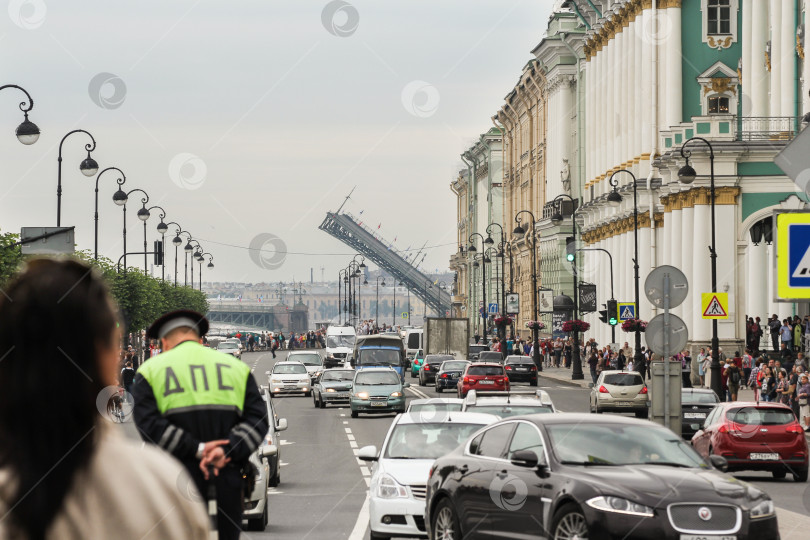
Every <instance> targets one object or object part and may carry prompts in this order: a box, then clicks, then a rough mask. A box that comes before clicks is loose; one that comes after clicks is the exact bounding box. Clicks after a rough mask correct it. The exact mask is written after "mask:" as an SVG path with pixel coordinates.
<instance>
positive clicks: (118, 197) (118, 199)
mask: <svg viewBox="0 0 810 540" xmlns="http://www.w3.org/2000/svg"><path fill="white" fill-rule="evenodd" d="M136 191H137V192H141V193H143V197H142V198H141V204H142V205H143V206H142V207H141V209H140V210H138V219H141V220H143V221H145V220H147V219H149V211H148V210H146V203H148V202H149V194H147V193H146V192H145V191H144V190H142V189H140V188H135V189H131V190H129V191H127V192H126V193H125V192H124V191H123V190H122V189H121V188H120V187H119V188H118V191H116V192H115V193H114V194H113V202H114V203H115V204H117V205H118V206H120V207H121V209H122V210H123V213H124V272H126V271H127V201H129V196H130V195H132V194H133V193H135V192H136ZM143 212H146V214H144V213H143ZM142 216H145V217H142ZM145 251H146V242H145V241H144V252H145ZM144 259H146V255H144Z"/></svg>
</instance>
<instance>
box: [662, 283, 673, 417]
mask: <svg viewBox="0 0 810 540" xmlns="http://www.w3.org/2000/svg"><path fill="white" fill-rule="evenodd" d="M664 329H665V331H664V354H663V356H664V425H665V426H669V420H670V418H669V415H670V411H669V357H670V356H671V354H672V351H670V350H669V274H664Z"/></svg>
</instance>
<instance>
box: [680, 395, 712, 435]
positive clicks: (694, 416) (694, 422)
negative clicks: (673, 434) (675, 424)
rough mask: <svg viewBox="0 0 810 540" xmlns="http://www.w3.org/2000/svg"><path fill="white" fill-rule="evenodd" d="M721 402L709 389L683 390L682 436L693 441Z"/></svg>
mask: <svg viewBox="0 0 810 540" xmlns="http://www.w3.org/2000/svg"><path fill="white" fill-rule="evenodd" d="M718 403H720V400H719V399H717V394H715V393H714V391H713V390H711V389H709V388H683V389H682V390H681V411H682V412H681V436H682V437H683V438H684V439H686V440H687V441H688V440H691V439H692V437H694V436H695V433H696V432H697V431H698V430H699V429H700V426H701V425H703V422H704V421H705V420H706V417H707V416H708V415H709V413H710V412H712V411H713V410H714V408H715V407H716V406H717V404H718Z"/></svg>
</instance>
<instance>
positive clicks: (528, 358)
mask: <svg viewBox="0 0 810 540" xmlns="http://www.w3.org/2000/svg"><path fill="white" fill-rule="evenodd" d="M510 360H512V361H514V360H523V361H524V362H534V361H533V360H532V357H531V356H525V355H522V354H510V355H509V356H507V357H506V362H509V361H510Z"/></svg>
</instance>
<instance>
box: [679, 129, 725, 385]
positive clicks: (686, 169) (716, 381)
mask: <svg viewBox="0 0 810 540" xmlns="http://www.w3.org/2000/svg"><path fill="white" fill-rule="evenodd" d="M691 142H702V143H703V144H705V145H706V146H708V147H709V164H710V175H711V176H710V187H709V197H710V200H711V216H712V217H711V219H712V245H711V246H709V257H710V259H711V264H712V292H713V293H716V292H717V251H716V249H715V221H714V200H715V193H714V148H713V147H712V144H711V143H710V142H709V141H707V140H706V139H704V138H703V137H692V138H691V139H689V140H688V141H686V142H685V143H683V146H681V157H683V158H685V159H686V165H684V166H683V167H681V169H680V170H679V171H678V180H680V181H681V183H683V184H691V183H692V182H694V181H695V178H696V177H697V172H696V171H695V169H694V168H693V167H692V166H691V165H689V158H690V157H691V156H692V152H691V150H687V149H686V147H687V146H688V145H689V143H691ZM719 348H720V340H719V339H718V337H717V319H712V365H711V374H712V376H711V384H712V390H713V391H714V393H715V394H717V395H718V396H720V397H722V385H721V381H720V357H719V355H718V349H719Z"/></svg>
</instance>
